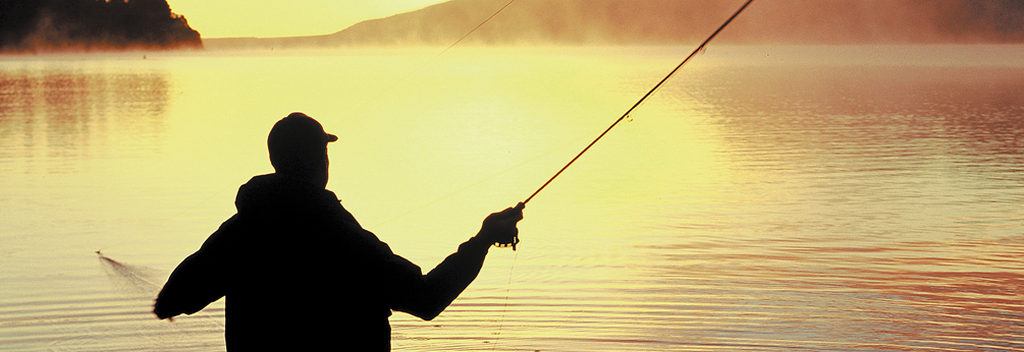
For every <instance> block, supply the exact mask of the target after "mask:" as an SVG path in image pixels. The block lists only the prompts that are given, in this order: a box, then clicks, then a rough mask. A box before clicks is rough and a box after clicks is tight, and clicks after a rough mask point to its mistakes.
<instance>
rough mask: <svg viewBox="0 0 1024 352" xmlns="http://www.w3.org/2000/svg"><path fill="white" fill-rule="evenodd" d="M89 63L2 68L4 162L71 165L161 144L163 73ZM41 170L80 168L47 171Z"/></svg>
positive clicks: (0, 143)
mask: <svg viewBox="0 0 1024 352" xmlns="http://www.w3.org/2000/svg"><path fill="white" fill-rule="evenodd" d="M6 64H7V63H5V65H6ZM88 64H89V63H88V62H86V63H85V64H84V66H85V67H81V66H77V67H76V66H74V65H72V66H71V67H64V66H63V65H62V63H59V62H58V63H52V62H44V63H36V64H25V65H22V67H17V66H19V65H14V64H12V65H11V66H12V67H7V66H5V67H4V70H0V146H2V147H3V148H2V149H0V153H2V154H0V158H2V159H6V160H17V161H19V162H25V163H26V164H34V163H35V162H38V161H44V160H47V159H49V160H62V161H65V162H67V160H66V159H74V158H95V157H100V156H102V155H103V154H106V153H111V152H114V153H123V152H125V151H127V150H131V149H132V148H139V147H149V146H151V145H152V143H151V142H148V141H146V140H151V139H155V138H160V134H161V133H162V129H163V127H162V125H163V119H164V118H165V117H166V116H165V114H166V109H167V101H168V90H169V89H168V82H167V78H166V77H165V73H161V72H132V71H128V72H125V71H124V70H117V69H114V68H102V67H100V68H97V67H89V65H88ZM9 68H10V69H9ZM112 141H114V142H115V143H116V144H115V145H111V142H112ZM122 143H124V144H122ZM36 167H37V166H29V167H26V168H25V169H24V170H23V171H25V172H33V171H35V168H36ZM44 171H45V172H76V171H77V170H75V168H74V167H69V166H67V165H48V166H47V167H46V168H45V169H44Z"/></svg>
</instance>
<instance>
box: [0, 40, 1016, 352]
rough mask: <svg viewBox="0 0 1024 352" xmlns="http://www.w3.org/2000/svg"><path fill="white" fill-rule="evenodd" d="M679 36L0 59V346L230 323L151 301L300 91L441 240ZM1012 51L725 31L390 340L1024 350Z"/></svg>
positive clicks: (574, 146) (632, 92)
mask: <svg viewBox="0 0 1024 352" xmlns="http://www.w3.org/2000/svg"><path fill="white" fill-rule="evenodd" d="M689 50H691V48H685V47H669V48H661V47H659V48H573V49H569V48H559V49H553V48H546V49H523V48H516V49H468V48H457V49H455V50H453V51H451V52H449V53H447V54H445V55H444V56H442V57H440V58H439V59H437V60H434V61H432V62H430V63H429V64H428V65H427V66H425V68H423V69H422V70H419V71H416V72H415V73H414V74H412V75H409V76H407V74H408V73H409V72H412V71H414V70H415V69H416V68H417V67H420V66H421V65H423V64H424V63H427V62H429V61H430V60H431V57H433V55H434V54H435V53H436V49H423V50H418V49H403V50H386V51H380V50H378V51H372V50H365V51H329V52H284V53H281V52H277V53H273V54H271V55H263V54H254V53H224V52H220V53H218V52H210V53H199V54H148V55H147V57H146V58H145V59H143V58H142V57H141V56H142V55H141V54H139V55H134V54H125V55H114V56H79V57H27V58H26V57H14V58H10V57H8V58H0V175H2V177H0V268H3V269H2V270H0V350H4V351H38V350H57V351H118V350H175V351H190V350H196V351H206V350H220V349H223V337H222V334H223V325H222V321H223V304H222V302H218V303H215V304H214V305H212V306H211V307H209V308H207V310H205V311H203V312H201V313H199V314H196V315H195V316H191V317H182V318H180V319H178V320H176V321H175V322H173V323H168V322H166V321H158V320H156V319H155V318H154V317H153V316H152V315H151V314H150V313H149V309H150V305H151V303H152V299H153V297H155V293H156V292H157V290H158V289H159V287H160V286H161V285H162V284H163V282H164V280H166V277H167V275H168V274H169V272H170V270H172V269H173V268H174V266H175V265H176V264H177V263H178V262H179V261H180V260H181V259H182V258H184V257H185V256H186V255H188V254H189V253H191V252H192V251H194V250H195V249H197V248H198V246H199V245H200V244H201V243H202V241H203V240H204V239H205V238H206V236H208V235H209V234H210V233H211V232H212V231H213V230H215V229H216V228H217V226H218V225H219V224H220V222H221V221H223V220H225V219H226V218H227V217H229V216H230V215H231V214H232V213H233V212H234V208H233V205H232V202H233V199H234V193H235V191H236V189H237V187H238V185H240V184H242V183H244V182H245V181H247V180H248V178H249V177H251V176H252V175H256V174H262V173H268V172H271V171H272V169H271V167H270V165H269V162H268V161H267V158H266V152H265V140H266V139H265V138H266V134H267V132H268V131H269V129H270V126H271V125H272V124H273V122H274V121H276V120H277V119H279V118H281V117H283V116H285V115H287V114H288V113H290V112H292V111H303V112H306V113H308V114H309V115H311V116H314V117H316V118H318V119H319V120H320V121H321V122H323V124H324V125H325V127H326V128H327V130H328V131H331V132H333V133H335V134H338V135H339V136H340V137H341V139H342V140H341V141H339V142H338V143H335V144H333V145H332V146H331V149H330V152H331V157H332V159H331V161H332V163H331V172H332V179H331V182H330V184H329V186H328V187H329V188H330V189H332V190H334V191H336V192H337V193H338V195H339V196H340V197H342V199H343V200H344V204H346V206H347V207H348V208H349V209H350V210H351V211H352V212H353V213H354V214H355V215H356V217H357V218H359V220H360V221H361V222H362V223H363V224H365V225H367V226H368V227H369V228H370V229H371V230H372V231H374V232H375V233H377V235H378V236H379V237H381V239H383V240H384V241H386V242H388V243H389V244H390V245H391V247H392V248H393V249H394V250H395V251H396V252H397V253H400V254H402V255H404V256H406V257H407V258H409V259H411V260H413V261H414V262H416V263H419V264H420V265H421V266H423V267H425V268H429V267H432V266H433V265H435V264H436V263H438V262H439V261H440V260H441V259H443V258H444V257H445V256H446V255H447V254H449V253H451V251H453V250H454V249H455V247H456V246H457V245H458V244H459V243H460V242H461V241H463V240H465V239H466V238H468V237H470V236H471V235H472V234H474V233H475V231H476V230H477V229H478V227H479V223H480V221H481V220H482V219H483V217H484V216H486V215H487V214H488V213H490V212H492V211H496V210H499V209H501V208H504V207H506V206H511V205H513V204H515V203H516V202H518V201H521V200H523V199H524V198H525V197H526V196H528V195H529V194H530V193H532V192H533V191H534V190H535V189H536V188H537V187H539V186H540V185H541V184H542V183H543V182H544V181H545V180H546V179H547V178H548V177H550V176H551V175H552V174H553V173H554V172H555V171H557V170H558V168H560V167H561V166H562V165H563V164H564V163H565V162H567V161H568V160H569V159H570V158H571V157H572V156H573V155H574V154H575V153H576V152H578V151H579V150H580V149H582V147H583V146H585V145H586V144H587V143H588V142H589V141H590V139H592V138H593V137H595V136H596V135H597V134H598V133H600V131H601V130H603V129H604V128H605V127H607V125H608V124H610V123H611V122H612V121H614V120H615V119H616V118H618V116H619V114H621V113H622V112H623V111H625V110H626V109H627V108H628V107H629V106H630V105H631V104H632V103H633V102H635V100H636V99H638V98H639V97H640V96H641V95H642V94H643V93H645V92H646V90H647V89H649V88H650V87H651V86H652V85H653V84H654V83H656V82H657V81H658V80H659V79H660V78H661V76H662V75H664V74H665V73H667V71H668V70H670V69H671V68H672V67H673V66H674V65H675V64H676V63H677V62H678V60H680V59H681V58H682V57H684V56H685V55H686V54H687V53H688V51H689ZM1020 57H1024V48H1022V47H1012V46H1011V47H998V46H993V47H988V46H974V47H971V46H968V47H942V46H925V47H728V46H724V47H712V48H711V49H709V50H708V52H707V53H705V54H704V55H702V56H700V57H698V58H697V59H696V60H695V61H694V62H692V63H691V64H690V65H688V66H687V67H686V68H684V70H683V71H682V72H681V73H680V74H679V75H678V76H677V77H676V78H674V80H673V81H671V83H670V84H669V85H667V86H666V87H664V88H663V89H662V90H660V91H659V92H658V94H657V95H655V96H654V97H653V98H652V99H651V100H650V101H649V102H648V103H646V104H645V105H644V106H643V107H641V108H640V109H639V110H638V111H637V112H635V113H634V114H633V116H632V118H631V119H630V122H628V123H624V124H622V125H620V126H619V127H616V129H615V130H614V131H613V132H612V133H611V134H609V135H608V136H607V137H606V138H605V139H604V140H602V141H601V142H600V143H599V144H598V145H597V146H595V147H594V149H592V150H591V151H590V152H588V154H587V155H586V156H584V158H582V159H580V161H579V162H578V163H577V164H575V165H574V166H573V167H572V168H570V169H569V171H567V172H566V173H565V174H563V176H561V177H560V178H559V179H558V180H556V181H555V182H554V183H553V184H552V185H551V186H549V187H548V188H547V189H546V190H544V192H542V193H541V194H540V195H538V196H537V197H536V198H535V199H534V200H533V201H532V202H531V203H530V204H529V207H528V208H527V209H526V219H525V220H524V221H523V222H522V223H521V226H520V229H521V237H522V240H523V243H522V245H521V246H520V249H519V251H518V252H512V251H510V250H501V249H492V251H491V254H490V255H489V257H488V259H487V263H486V265H485V267H484V270H483V272H482V273H481V275H480V277H479V279H477V281H476V282H475V283H473V285H471V286H470V287H469V289H468V290H467V291H466V292H465V293H464V294H463V295H462V297H460V298H459V299H458V300H457V301H456V302H455V303H454V304H453V305H452V306H451V307H450V308H449V309H448V310H447V311H446V312H445V313H444V314H442V315H441V316H440V317H439V318H437V319H436V320H434V321H431V322H422V321H418V320H416V319H415V318H412V317H410V316H407V315H401V314H399V315H395V316H393V317H392V319H391V323H392V327H393V338H392V340H393V342H392V345H393V348H394V349H395V350H406V351H421V350H422V351H435V350H466V351H468V350H498V351H506V350H508V351H511V350H516V351H522V350H527V351H534V350H540V351H625V350H643V351H647V350H669V351H687V350H696V351H716V350H722V351H737V350H740V351H792V350H808V351H880V350H881V351H919V350H929V351H965V350H984V351H1024V263H1022V261H1021V259H1022V257H1024V207H1022V206H1021V205H1022V203H1024V63H1021V61H1020ZM403 77H406V78H404V79H403ZM97 250H102V253H103V255H105V256H106V257H100V256H99V255H97V254H96V253H95V251H97ZM104 258H108V259H110V260H107V259H104ZM266 259H267V260H270V261H273V260H275V255H274V253H267V257H266ZM111 260H112V261H111ZM323 279H324V280H331V278H329V277H325V278H323ZM506 297H507V298H506ZM325 319H328V320H330V321H336V320H339V319H341V320H344V317H325ZM344 343H345V342H344V341H339V344H340V345H344Z"/></svg>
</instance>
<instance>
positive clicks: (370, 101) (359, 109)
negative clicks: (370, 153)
mask: <svg viewBox="0 0 1024 352" xmlns="http://www.w3.org/2000/svg"><path fill="white" fill-rule="evenodd" d="M514 2H516V0H511V1H509V2H508V3H506V4H505V6H502V7H501V8H500V9H498V11H494V13H492V14H491V15H490V16H489V17H487V18H486V19H484V20H483V22H480V24H478V25H476V27H473V29H470V30H469V32H466V34H465V35H463V36H462V37H461V38H459V39H458V40H456V41H455V42H453V43H452V44H451V45H449V46H448V47H447V48H444V50H441V52H439V53H437V55H434V57H432V58H430V60H427V62H424V63H423V64H422V65H420V67H417V68H416V69H415V70H412V71H410V72H409V73H407V74H406V75H405V76H402V78H399V79H398V80H397V81H395V83H392V84H391V85H390V86H388V87H387V88H384V90H382V91H380V93H377V95H375V96H374V97H373V98H370V100H367V101H366V102H365V103H363V105H361V106H360V107H359V108H357V109H355V110H353V111H352V114H353V115H355V114H356V113H358V112H360V111H362V110H363V109H364V108H366V107H367V106H369V105H370V104H371V103H373V102H374V101H377V99H379V98H380V97H382V96H384V94H385V93H387V92H390V91H391V90H392V89H394V88H395V87H397V86H398V85H399V84H401V83H402V82H404V81H405V80H406V79H408V78H409V77H412V75H414V74H416V72H419V71H420V70H422V69H423V68H424V67H427V65H430V64H431V63H433V62H434V61H435V60H437V58H439V57H441V55H444V53H446V52H448V50H451V48H454V47H455V46H456V45H459V43H461V42H462V40H464V39H466V38H467V37H469V35H470V34H473V32H476V30H477V29H480V27H483V26H484V24H486V23H487V22H489V21H490V20H491V19H492V18H494V17H495V16H497V15H498V14H499V13H501V12H502V11H505V8H507V7H509V5H512V3H514Z"/></svg>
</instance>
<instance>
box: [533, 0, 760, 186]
mask: <svg viewBox="0 0 1024 352" xmlns="http://www.w3.org/2000/svg"><path fill="white" fill-rule="evenodd" d="M753 1H754V0H747V2H745V3H743V6H740V9H739V10H736V13H733V14H732V16H730V17H729V19H728V20H725V23H722V25H721V26H720V27H718V29H716V30H715V32H714V33H711V36H709V37H708V38H707V39H705V40H704V42H702V43H701V44H700V45H699V46H697V48H696V49H694V50H693V52H692V53H690V55H689V56H687V57H686V59H683V62H681V63H679V65H677V66H676V68H674V69H672V72H669V73H668V75H666V76H665V78H662V79H661V81H660V82H658V84H656V85H654V88H651V90H650V91H648V92H647V94H644V96H643V97H642V98H640V100H639V101H637V102H636V104H633V106H632V107H630V108H629V110H626V113H624V114H622V117H619V119H618V120H615V122H613V123H612V125H611V126H608V128H607V129H605V130H604V132H601V134H600V135H598V136H597V138H595V139H594V141H593V142H590V144H589V145H587V147H586V148H583V150H582V151H580V153H579V154H576V157H574V158H572V160H570V161H569V163H568V164H565V166H563V167H562V169H561V170H558V172H556V173H555V175H554V176H551V178H550V179H548V181H547V182H544V184H543V185H541V186H540V188H538V189H537V191H535V192H533V194H531V195H530V196H529V197H527V198H526V200H524V201H523V204H526V203H529V202H530V200H532V199H533V197H534V196H536V195H537V193H540V191H542V190H544V188H545V187H547V186H548V185H549V184H551V181H554V180H555V178H557V177H558V175H561V174H562V172H564V171H565V169H568V168H569V166H570V165H572V164H573V163H575V162H576V160H578V159H579V158H580V157H581V156H583V153H586V152H587V150H590V147H593V146H594V144H596V143H597V141H599V140H601V138H602V137H604V135H606V134H608V131H611V130H612V128H615V126H616V125H618V124H619V122H622V120H625V119H626V118H628V117H629V115H630V114H631V113H633V110H635V109H636V108H637V107H638V106H640V105H641V104H643V103H644V101H645V100H647V98H648V97H650V96H651V94H654V92H655V91H657V90H658V88H661V86H662V85H663V84H665V82H666V81H668V79H669V78H671V77H672V75H675V74H676V72H677V71H679V69H680V68H682V67H683V65H685V64H686V62H687V61H690V58H692V57H693V56H694V55H697V52H699V51H701V49H704V47H705V46H707V45H708V42H710V41H711V39H712V38H714V37H715V36H716V35H718V33H719V32H721V31H722V29H725V26H728V25H729V23H730V22H732V20H733V19H735V18H736V16H739V14H740V12H743V9H745V8H747V5H750V3H751V2H753Z"/></svg>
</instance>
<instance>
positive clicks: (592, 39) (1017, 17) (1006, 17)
mask: <svg viewBox="0 0 1024 352" xmlns="http://www.w3.org/2000/svg"><path fill="white" fill-rule="evenodd" d="M507 2H508V0H452V1H448V2H445V3H441V4H437V5H433V6H429V7H426V8H423V9H420V10H417V11H413V12H408V13H403V14H398V15H394V16H391V17H387V18H381V19H374V20H368V21H364V22H360V23H357V24H355V25H353V26H351V27H349V28H346V29H344V30H342V31H340V32H337V33H334V34H331V35H324V36H314V37H293V38H269V39H256V38H233V39H218V40H211V41H209V42H208V43H209V44H210V45H217V46H221V45H223V46H246V45H249V46H274V47H292V46H367V45H369V46H391V45H448V44H451V43H453V42H454V41H455V40H457V39H458V38H460V37H462V36H463V35H464V34H465V33H467V32H468V31H469V30H471V29H472V28H473V27H475V26H476V25H478V24H479V23H480V22H481V21H483V20H484V19H485V18H487V17H488V16H490V15H491V14H492V13H494V11H496V10H497V9H499V8H501V6H503V5H504V4H506V3H507ZM742 2H743V1H742V0H729V1H726V0H645V1H638V0H518V1H516V2H515V3H514V4H512V5H511V6H509V7H508V8H507V9H506V10H505V11H504V12H502V13H501V14H499V15H498V16H497V17H495V18H494V19H493V20H491V21H490V22H489V23H487V24H486V25H485V26H483V27H481V28H480V29H479V30H477V32H475V33H473V35H472V36H470V37H468V38H467V39H466V43H471V44H486V45H510V44H511V45H516V44H535V43H538V44H570V45H587V44H598V45H607V44H613V45H614V44H681V43H693V42H697V41H700V40H701V39H703V38H705V37H706V36H707V35H709V34H710V33H711V31H713V30H714V29H715V28H716V27H717V26H718V25H720V24H721V23H722V22H723V21H724V20H725V19H726V18H727V17H728V16H729V15H730V14H731V13H732V12H733V11H735V10H736V9H737V8H738V7H739V6H740V5H741V4H742ZM718 40H719V42H732V43H802V44H874V43H1021V42H1024V1H1021V0H986V1H976V0H929V1H920V0H759V1H754V3H753V4H752V5H751V6H750V8H748V9H747V11H746V12H744V13H743V14H742V15H741V16H740V17H738V18H737V19H736V22H734V23H733V24H732V25H731V26H730V28H728V29H727V30H726V31H725V32H723V33H722V34H721V36H720V37H719V39H718ZM215 43H216V44H215Z"/></svg>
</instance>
